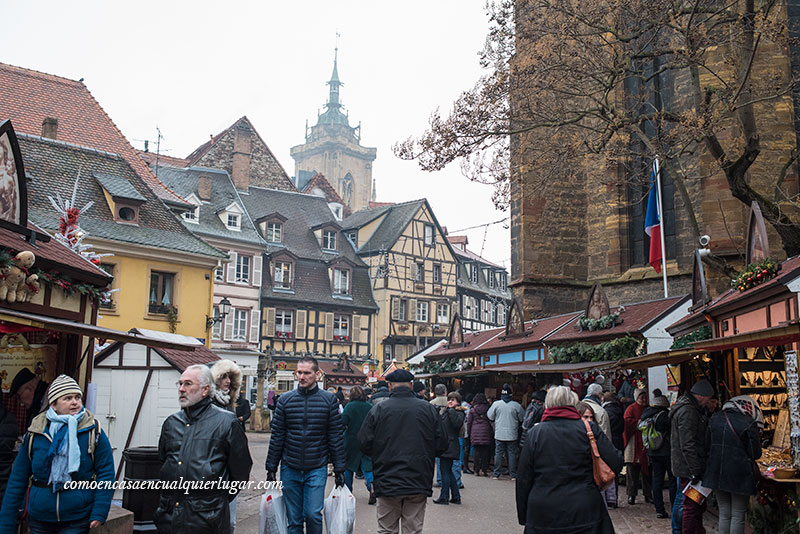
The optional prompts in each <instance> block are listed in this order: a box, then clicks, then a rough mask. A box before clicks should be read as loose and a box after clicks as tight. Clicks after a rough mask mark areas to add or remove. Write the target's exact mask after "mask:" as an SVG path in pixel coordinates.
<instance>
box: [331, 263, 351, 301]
mask: <svg viewBox="0 0 800 534" xmlns="http://www.w3.org/2000/svg"><path fill="white" fill-rule="evenodd" d="M333 294H334V295H349V294H350V270H349V269H335V268H334V269H333Z"/></svg>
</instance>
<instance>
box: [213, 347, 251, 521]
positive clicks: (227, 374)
mask: <svg viewBox="0 0 800 534" xmlns="http://www.w3.org/2000/svg"><path fill="white" fill-rule="evenodd" d="M211 375H212V376H213V377H214V386H215V387H214V396H213V397H212V399H211V401H212V402H213V403H214V405H215V406H218V407H220V408H222V409H223V410H227V411H229V412H233V413H234V414H235V413H236V408H237V406H236V405H237V403H238V402H239V392H240V391H241V389H242V370H241V369H240V368H239V366H238V365H236V363H235V362H233V361H231V360H219V361H218V362H215V363H214V364H213V365H212V366H211ZM248 407H249V404H248ZM238 420H239V418H238V417H237V421H238ZM242 430H244V425H242ZM245 440H247V437H246V435H245ZM238 498H239V496H238V495H236V496H235V497H234V498H233V500H232V501H230V502H229V503H228V507H229V508H230V516H231V532H234V531H235V530H236V501H237V500H238Z"/></svg>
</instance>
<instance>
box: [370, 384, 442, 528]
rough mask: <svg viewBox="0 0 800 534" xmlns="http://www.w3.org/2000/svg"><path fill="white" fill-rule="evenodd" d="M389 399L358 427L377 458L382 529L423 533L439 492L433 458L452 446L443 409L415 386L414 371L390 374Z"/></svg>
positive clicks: (376, 485)
mask: <svg viewBox="0 0 800 534" xmlns="http://www.w3.org/2000/svg"><path fill="white" fill-rule="evenodd" d="M386 380H388V381H389V383H390V384H391V394H390V395H389V398H388V399H387V400H386V401H384V402H381V403H380V404H378V405H377V406H375V407H374V408H372V409H371V410H370V411H369V413H368V414H367V418H366V419H365V420H364V424H363V425H361V430H360V431H359V432H358V441H359V443H360V445H361V452H363V453H364V454H366V455H368V456H371V457H372V466H373V473H374V475H375V482H374V483H373V487H374V491H375V494H376V495H377V496H378V532H400V528H399V527H400V521H401V520H402V523H403V525H402V532H403V533H404V534H421V533H422V524H423V521H424V520H425V505H426V503H427V500H428V497H430V496H431V495H432V494H433V489H432V487H431V486H432V483H433V466H434V461H433V459H434V458H435V457H436V456H439V455H441V454H442V453H443V452H445V451H446V450H447V448H448V439H447V430H445V427H444V423H443V422H442V419H441V418H440V417H439V409H438V408H437V407H436V406H433V405H431V404H430V403H428V402H426V401H424V400H421V399H418V398H417V397H416V395H414V392H413V391H412V390H411V383H412V381H413V380H414V375H412V374H411V373H409V372H408V371H406V370H405V369H398V370H396V371H394V372H392V373H390V374H389V375H388V376H387V377H386Z"/></svg>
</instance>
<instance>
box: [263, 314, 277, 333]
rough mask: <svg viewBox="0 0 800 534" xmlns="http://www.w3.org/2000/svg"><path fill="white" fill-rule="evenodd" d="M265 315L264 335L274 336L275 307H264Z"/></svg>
mask: <svg viewBox="0 0 800 534" xmlns="http://www.w3.org/2000/svg"><path fill="white" fill-rule="evenodd" d="M266 313H267V317H266V320H265V321H264V337H275V308H267V309H266Z"/></svg>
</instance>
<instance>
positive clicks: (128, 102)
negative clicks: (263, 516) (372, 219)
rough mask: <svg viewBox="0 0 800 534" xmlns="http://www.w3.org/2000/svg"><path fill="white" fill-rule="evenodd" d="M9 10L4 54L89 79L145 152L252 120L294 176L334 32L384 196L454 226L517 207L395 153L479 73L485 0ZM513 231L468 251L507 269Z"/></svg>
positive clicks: (477, 240)
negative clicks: (427, 207)
mask: <svg viewBox="0 0 800 534" xmlns="http://www.w3.org/2000/svg"><path fill="white" fill-rule="evenodd" d="M3 13H4V20H5V24H4V25H3V32H2V35H1V36H0V40H2V44H3V46H2V50H3V51H4V52H3V54H2V56H0V61H2V62H5V63H9V64H12V65H17V66H20V67H26V68H30V69H35V70H40V71H43V72H47V73H50V74H56V75H59V76H64V77H67V78H72V79H80V78H84V83H85V84H86V85H87V87H88V88H89V90H90V91H91V92H92V94H93V95H94V96H95V98H96V99H97V100H98V101H99V102H100V105H102V106H103V108H105V110H106V112H108V114H109V115H110V116H111V118H112V119H113V120H114V122H115V123H116V124H117V126H118V127H119V128H120V129H121V130H122V132H123V134H125V136H126V137H127V138H128V140H129V141H130V142H131V143H132V144H133V145H134V146H135V147H137V148H142V147H143V140H145V139H149V140H151V149H153V150H154V142H155V140H156V137H157V134H156V127H158V128H160V130H161V134H162V135H163V139H162V141H161V148H162V152H163V153H165V154H167V155H170V156H176V157H185V156H187V155H188V154H189V153H190V152H192V151H193V150H194V149H195V148H196V147H197V146H199V145H200V144H202V143H204V142H205V141H207V140H208V138H209V135H210V134H217V133H218V132H220V131H222V130H224V129H225V128H227V127H228V126H230V125H231V124H232V123H233V122H234V121H236V119H238V118H239V117H241V116H242V115H247V116H248V117H249V118H250V120H251V121H252V122H253V124H254V125H255V127H256V129H257V130H258V132H259V134H260V135H261V137H262V138H263V139H264V141H265V142H266V143H267V145H269V147H270V149H271V150H272V152H273V153H274V154H275V156H276V157H277V158H278V160H279V161H280V162H281V164H282V165H283V166H284V168H285V169H286V172H287V173H288V174H289V175H290V176H292V175H294V161H293V160H292V158H291V156H290V155H289V149H290V147H292V146H295V145H298V144H302V143H303V141H304V133H305V124H306V120H308V122H309V125H313V124H314V123H315V122H316V118H317V111H318V110H322V109H323V105H324V103H325V102H326V100H327V95H328V88H327V86H326V85H325V82H326V81H327V80H329V79H330V75H331V71H332V67H333V55H334V47H335V46H336V33H337V32H338V33H339V34H340V37H339V40H338V46H339V77H340V79H341V81H342V82H343V84H344V85H343V87H342V89H341V100H342V102H343V104H344V105H345V109H346V110H347V111H348V113H349V116H350V123H351V125H353V126H355V125H357V124H358V123H359V122H361V125H362V131H361V132H362V135H361V144H362V145H364V146H368V147H377V149H378V155H377V159H376V160H375V163H374V166H373V175H374V176H375V178H376V180H377V191H378V196H377V198H378V200H379V201H389V202H402V201H406V200H413V199H416V198H421V197H426V198H427V199H428V200H429V201H430V203H431V205H432V207H433V210H434V212H435V214H436V216H437V218H438V220H439V223H440V224H442V225H444V226H447V227H448V228H449V229H450V230H451V231H452V230H459V229H463V228H468V227H472V226H477V225H482V224H484V223H489V222H493V221H497V220H499V219H503V218H504V217H506V216H507V215H508V213H507V212H500V211H497V210H496V209H495V208H494V206H493V205H492V202H491V194H492V188H491V187H490V186H487V185H482V184H475V183H471V182H470V181H469V180H467V179H466V178H465V177H464V176H463V175H462V174H461V171H460V168H459V167H458V165H457V164H453V165H451V166H450V167H449V168H447V169H445V170H444V171H441V172H438V173H426V172H423V171H421V170H420V169H419V167H418V165H417V164H416V162H406V161H401V160H399V159H397V158H396V157H395V156H394V154H392V151H391V146H392V145H393V144H394V143H395V142H397V141H400V140H403V139H405V138H406V137H408V136H410V135H419V134H420V133H422V132H423V131H424V130H425V128H426V126H427V120H428V117H429V115H430V113H431V112H432V111H433V110H435V109H436V108H441V110H442V111H446V110H449V109H450V107H451V106H452V102H453V101H454V100H455V99H456V98H457V97H458V95H459V93H460V92H461V91H462V90H465V89H467V88H469V87H471V86H472V85H473V84H474V83H475V81H476V80H477V79H478V77H479V76H480V75H481V72H482V71H481V69H480V66H479V64H478V52H479V51H480V50H481V48H482V46H483V43H484V40H485V37H486V32H487V28H488V22H487V18H486V14H485V12H484V2H483V0H427V1H423V0H406V1H404V2H386V1H375V0H372V1H361V0H358V1H357V0H353V1H331V0H328V1H322V0H313V1H312V0H306V1H304V0H298V1H294V2H287V1H280V2H275V1H265V0H262V1H258V2H256V1H252V2H240V1H227V2H204V1H203V2H201V1H194V2H173V1H169V0H166V1H165V0H162V1H160V2H152V1H137V2H108V1H103V2H99V1H98V2H94V1H91V2H90V1H82V2H64V1H63V0H62V1H57V2H56V1H52V2H40V1H27V2H14V3H11V4H6V5H4V7H3ZM507 226H508V224H507V222H506V223H505V224H494V225H491V226H489V227H488V231H486V232H485V228H483V227H482V228H476V229H473V230H470V231H468V232H466V233H467V234H468V236H469V241H470V245H469V248H470V249H472V250H473V251H474V252H476V253H481V250H482V249H483V253H482V255H483V256H484V257H485V258H487V259H489V260H491V261H494V262H496V263H499V264H501V265H505V266H507V267H509V266H510V265H509V257H510V253H509V230H508V228H507ZM451 233H452V232H451Z"/></svg>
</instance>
